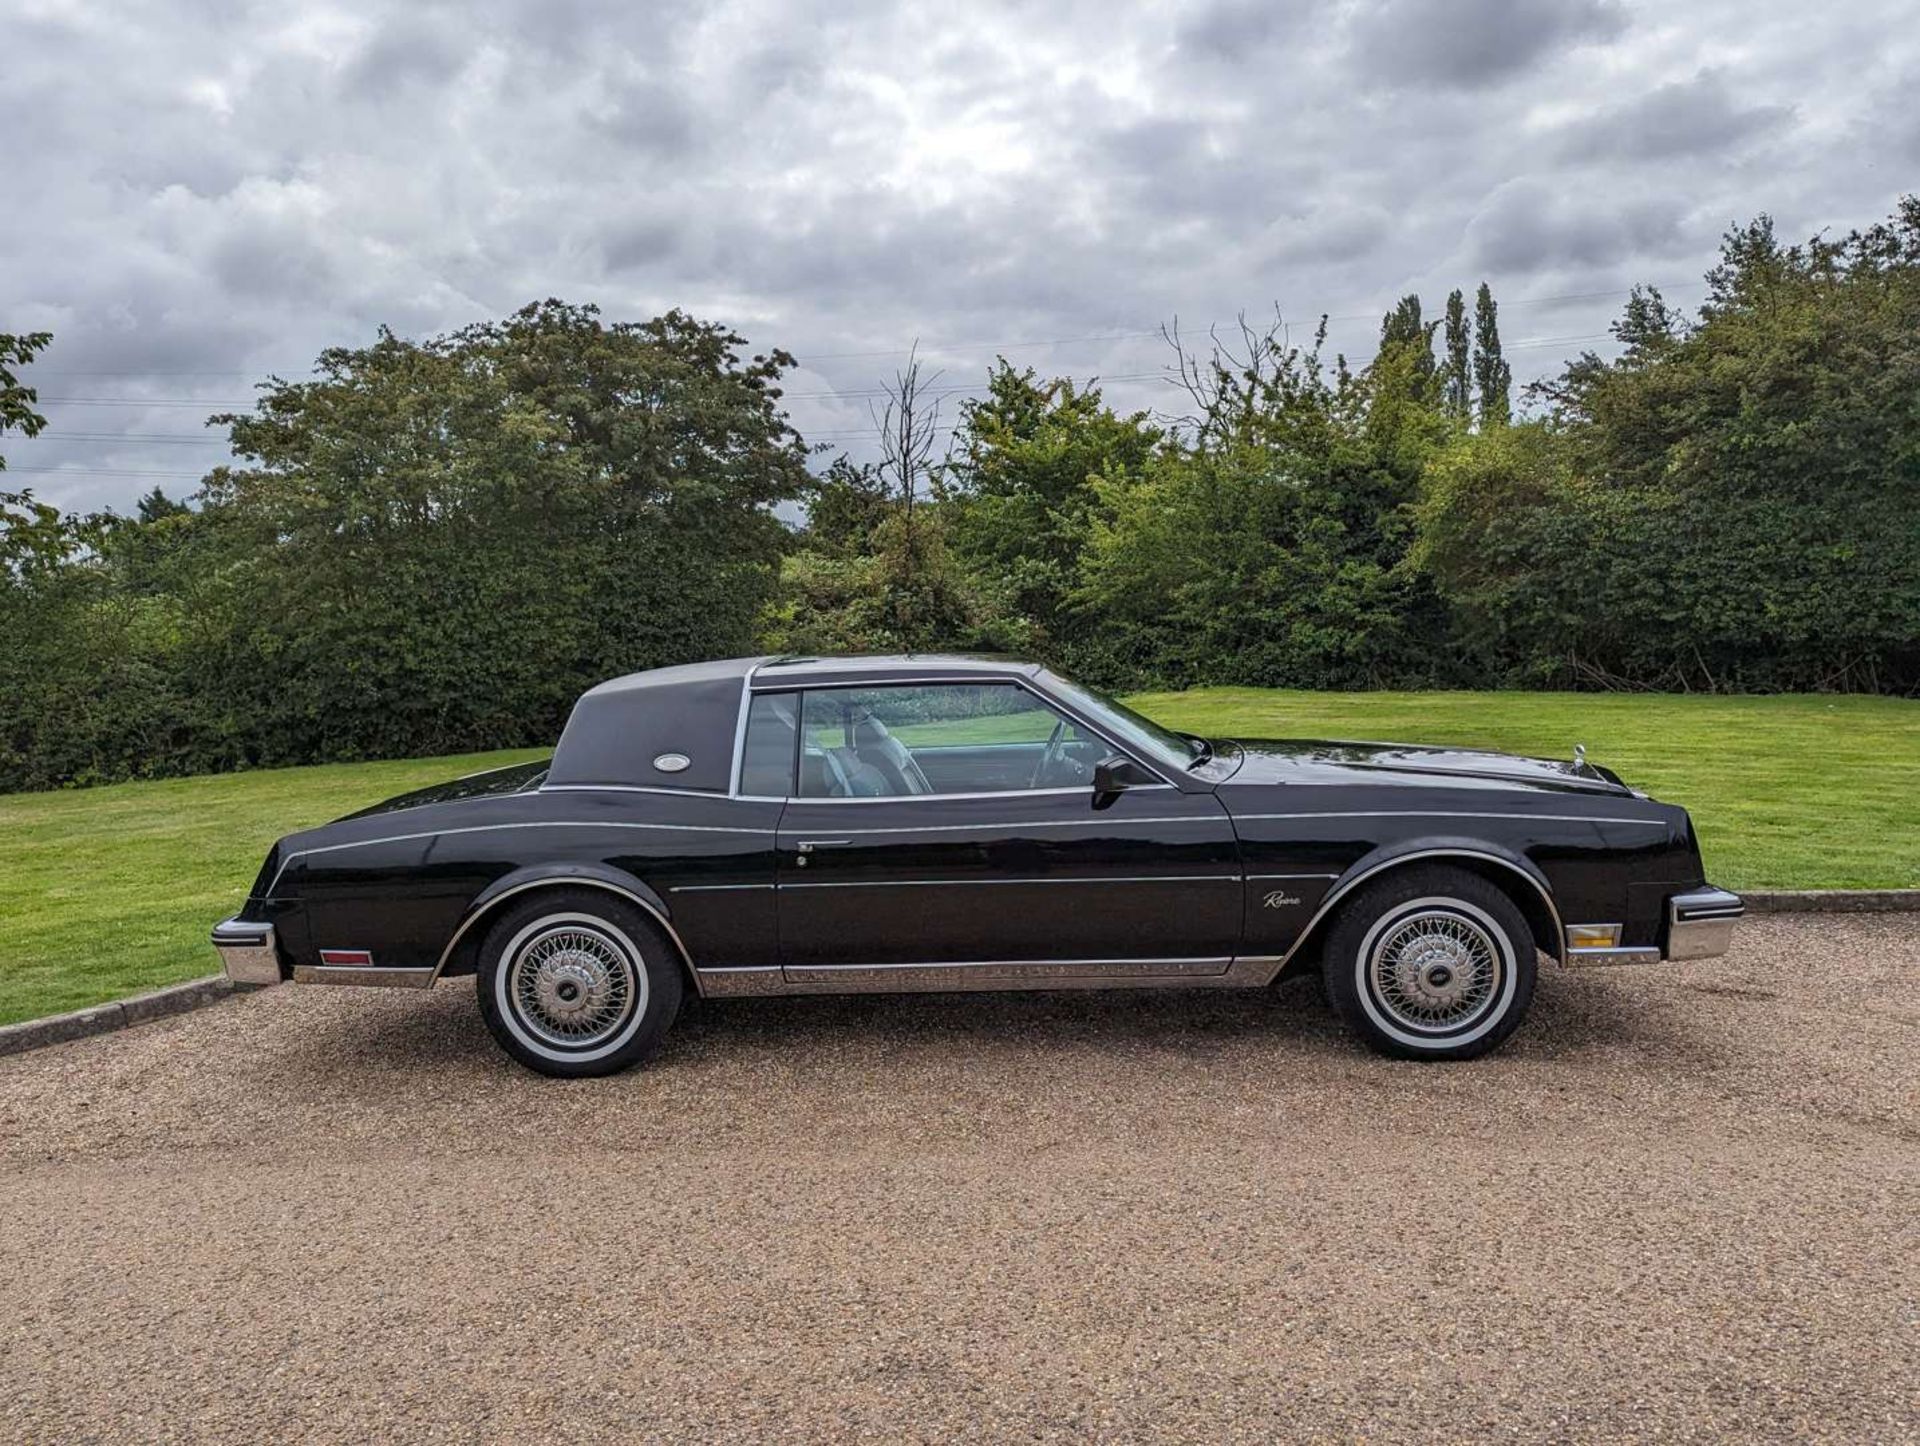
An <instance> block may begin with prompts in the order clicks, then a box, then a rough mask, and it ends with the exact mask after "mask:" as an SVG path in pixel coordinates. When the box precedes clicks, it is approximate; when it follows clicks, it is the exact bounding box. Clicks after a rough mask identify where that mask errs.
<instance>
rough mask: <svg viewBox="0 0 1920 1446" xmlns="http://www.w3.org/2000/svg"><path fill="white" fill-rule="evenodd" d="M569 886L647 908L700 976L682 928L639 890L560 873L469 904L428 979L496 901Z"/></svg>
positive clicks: (434, 980) (444, 964)
mask: <svg viewBox="0 0 1920 1446" xmlns="http://www.w3.org/2000/svg"><path fill="white" fill-rule="evenodd" d="M566 888H585V889H605V890H606V891H607V892H608V893H610V894H618V895H620V897H621V898H623V899H626V900H628V901H630V902H631V903H634V904H636V905H638V906H639V907H640V908H641V909H643V910H645V911H646V913H647V915H648V916H649V917H650V918H651V919H652V920H653V922H654V923H656V924H658V925H659V926H660V928H661V930H662V932H664V933H665V934H666V936H667V937H668V938H669V939H671V940H673V947H674V948H676V949H678V950H679V951H680V959H681V961H682V962H683V963H684V964H685V965H686V966H687V968H688V969H689V970H691V971H692V973H693V974H694V976H695V978H696V980H697V979H698V976H699V973H700V971H699V970H698V969H695V968H694V966H693V955H692V954H690V953H688V952H687V946H686V942H685V941H684V940H683V939H681V937H680V934H679V931H678V930H676V929H675V928H674V927H673V925H672V924H671V923H669V922H668V920H667V916H666V915H665V914H663V913H662V912H661V911H660V910H659V909H658V908H657V907H655V906H654V905H653V904H651V903H649V902H647V900H645V899H643V898H642V897H641V896H640V895H638V894H636V893H635V892H634V891H633V890H632V889H629V888H624V887H622V886H621V885H619V884H615V883H609V882H608V881H607V880H605V879H596V878H591V877H587V876H584V875H583V876H579V877H575V876H573V875H557V876H552V877H548V878H544V879H529V880H527V882H526V883H524V884H515V885H514V886H513V887H512V888H510V889H502V890H501V891H500V892H499V893H497V894H495V895H494V896H493V897H492V898H491V899H488V900H487V901H486V902H485V903H483V904H480V905H478V906H477V907H475V906H469V908H468V911H467V916H466V918H464V919H462V920H461V921H460V927H459V928H457V929H455V930H454V931H453V937H452V938H451V939H449V940H447V947H446V948H444V949H442V950H441V951H440V958H439V960H438V962H436V963H435V964H434V966H433V977H432V978H431V979H429V980H428V981H427V983H428V984H437V983H438V982H439V980H440V976H441V974H442V973H444V972H445V970H446V967H447V961H448V960H449V959H451V958H452V957H453V951H454V950H455V949H456V948H457V947H459V944H460V941H461V940H462V939H463V938H465V937H466V933H467V930H469V929H471V928H472V927H473V926H474V924H475V923H476V922H477V921H478V920H480V919H483V918H485V917H486V916H487V915H488V914H491V913H492V912H493V910H494V907H495V905H497V904H499V903H500V902H501V901H502V900H505V899H511V898H512V897H513V896H514V895H515V894H524V893H526V892H527V891H528V890H530V889H566Z"/></svg>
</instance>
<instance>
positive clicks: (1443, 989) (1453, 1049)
mask: <svg viewBox="0 0 1920 1446" xmlns="http://www.w3.org/2000/svg"><path fill="white" fill-rule="evenodd" d="M1535 960H1536V953H1535V946H1534V939H1533V931H1532V929H1530V928H1529V927H1528V925H1527V920H1526V916H1525V915H1524V914H1522V913H1521V912H1520V908H1519V906H1518V905H1517V904H1515V903H1514V901H1513V899H1512V898H1511V897H1510V896H1509V895H1508V894H1507V893H1506V892H1505V891H1504V890H1502V889H1501V888H1499V887H1498V886H1497V885H1495V884H1493V883H1491V882H1489V881H1488V880H1487V879H1484V878H1482V877H1480V876H1479V875H1478V874H1474V873H1471V872H1469V871H1467V870H1465V869H1457V868H1448V867H1444V866H1438V865H1413V866H1410V867H1408V868H1406V869H1404V870H1394V871H1393V872H1390V873H1388V874H1386V875H1384V876H1383V877H1382V878H1380V879H1378V880H1377V881H1375V882H1374V883H1372V884H1369V885H1367V886H1366V887H1365V888H1363V889H1361V890H1360V892H1359V893H1357V894H1355V895H1354V896H1353V898H1351V899H1349V900H1348V901H1347V902H1346V903H1345V904H1344V905H1343V906H1342V907H1341V910H1340V913H1339V916H1338V917H1337V919H1336V920H1335V922H1334V925H1333V927H1332V929H1331V930H1329V932H1328V934H1327V939H1326V947H1325V951H1324V956H1323V964H1322V967H1323V969H1324V972H1325V979H1326V986H1327V995H1328V997H1329V998H1330V999H1331V1000H1332V1001H1333V1004H1334V1007H1335V1008H1336V1009H1338V1010H1339V1011H1340V1014H1341V1015H1342V1017H1343V1018H1345V1020H1346V1021H1347V1023H1348V1025H1349V1026H1351V1027H1352V1029H1353V1031H1354V1032H1355V1033H1356V1034H1358V1035H1359V1036H1360V1038H1361V1039H1362V1040H1364V1041H1365V1042H1366V1043H1367V1044H1368V1045H1370V1046H1371V1047H1372V1048H1374V1049H1376V1050H1378V1051H1380V1052H1381V1053H1382V1054H1389V1055H1393V1056H1395V1057H1397V1058H1400V1059H1430V1060H1439V1059H1471V1058H1473V1057H1474V1056H1476V1055H1482V1054H1485V1053H1487V1052H1488V1051H1489V1050H1492V1049H1495V1048H1497V1047H1498V1046H1499V1045H1500V1044H1501V1043H1502V1042H1503V1041H1504V1040H1505V1039H1506V1038H1507V1036H1509V1035H1510V1034H1512V1033H1513V1031H1514V1030H1516V1029H1518V1028H1519V1027H1520V1023H1521V1021H1522V1020H1524V1019H1525V1018H1526V1014H1527V1009H1528V1007H1529V1006H1530V1005H1531V1004H1532V1002H1533V985H1534V976H1535V973H1536V965H1535Z"/></svg>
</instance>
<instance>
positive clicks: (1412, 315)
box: [1379, 293, 1439, 401]
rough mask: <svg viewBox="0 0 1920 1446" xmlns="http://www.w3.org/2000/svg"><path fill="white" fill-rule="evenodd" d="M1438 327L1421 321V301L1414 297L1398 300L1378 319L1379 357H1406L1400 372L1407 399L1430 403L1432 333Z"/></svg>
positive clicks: (1432, 323)
mask: <svg viewBox="0 0 1920 1446" xmlns="http://www.w3.org/2000/svg"><path fill="white" fill-rule="evenodd" d="M1438 325H1439V323H1437V322H1426V321H1422V320H1421V319H1420V298H1419V297H1418V296H1417V295H1415V294H1413V293H1409V294H1407V295H1406V296H1403V297H1401V298H1400V300H1399V301H1398V303H1396V304H1395V306H1394V308H1393V310H1392V311H1389V312H1388V313H1387V314H1386V315H1385V316H1383V317H1382V318H1381V319H1380V350H1379V355H1380V356H1381V357H1387V356H1389V355H1390V354H1392V353H1404V354H1405V357H1406V361H1405V363H1404V365H1402V366H1401V367H1400V368H1399V370H1400V371H1401V372H1402V373H1403V374H1404V376H1405V378H1406V385H1407V387H1408V395H1409V396H1412V397H1414V398H1416V399H1419V400H1422V401H1425V400H1428V399H1429V395H1430V393H1431V392H1432V389H1433V384H1434V375H1435V373H1434V364H1433V333H1434V331H1435V329H1436V328H1437V326H1438Z"/></svg>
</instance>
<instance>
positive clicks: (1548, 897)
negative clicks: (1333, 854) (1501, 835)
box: [1278, 840, 1566, 978]
mask: <svg viewBox="0 0 1920 1446" xmlns="http://www.w3.org/2000/svg"><path fill="white" fill-rule="evenodd" d="M1422 864H1445V865H1448V866H1450V867H1453V868H1459V869H1464V870H1466V871H1467V872H1469V873H1473V874H1476V875H1478V876H1479V877H1481V878H1483V879H1485V880H1486V881H1487V882H1488V883H1490V884H1492V885H1493V886H1494V887H1495V888H1497V889H1499V890H1500V891H1501V892H1502V893H1504V894H1506V895H1507V897H1508V898H1510V899H1512V900H1513V903H1514V906H1515V907H1516V908H1518V909H1519V910H1520V913H1521V916H1522V917H1523V918H1525V919H1526V921H1527V927H1528V928H1529V929H1530V930H1531V931H1532V933H1533V940H1534V946H1535V947H1536V948H1537V949H1539V950H1540V951H1541V952H1542V953H1543V954H1545V955H1546V956H1547V957H1548V958H1550V959H1553V960H1554V961H1556V962H1558V963H1565V962H1566V953H1565V941H1566V933H1565V930H1564V928H1563V926H1562V924H1561V922H1560V910H1559V906H1558V905H1557V904H1556V903H1555V902H1554V898H1553V887H1552V885H1551V884H1549V883H1548V882H1547V880H1546V878H1545V876H1544V875H1542V874H1541V873H1540V871H1539V870H1538V869H1537V868H1535V867H1534V866H1533V865H1532V864H1531V863H1529V862H1527V861H1526V860H1524V859H1522V858H1519V857H1516V856H1513V855H1510V854H1508V853H1507V852H1505V851H1504V850H1501V849H1498V848H1495V847H1492V846H1489V845H1486V844H1481V843H1477V842H1454V841H1451V840H1448V841H1440V840H1434V841H1428V842H1420V843H1412V844H1407V845H1404V846H1400V847H1395V848H1394V849H1393V850H1392V851H1391V852H1388V851H1385V850H1378V851H1376V852H1374V853H1372V854H1369V855H1368V856H1367V857H1366V858H1363V859H1361V860H1360V861H1359V862H1358V863H1356V864H1355V865H1353V867H1352V868H1350V869H1348V870H1347V872H1346V873H1345V874H1343V875H1341V877H1340V878H1339V879H1338V880H1336V881H1335V883H1334V885H1333V887H1332V888H1330V889H1328V890H1327V892H1326V894H1325V895H1324V896H1322V898H1321V900H1320V903H1319V905H1318V906H1317V907H1316V908H1315V910H1314V914H1313V917H1312V918H1311V919H1310V920H1309V921H1308V922H1307V927H1306V928H1305V929H1304V930H1302V931H1301V934H1300V937H1299V938H1298V939H1297V940H1295V941H1294V944H1293V947H1292V948H1291V949H1289V950H1288V952H1287V956H1286V958H1285V960H1284V961H1283V962H1282V964H1281V967H1280V970H1279V971H1278V972H1279V976H1280V977H1283V978H1291V977H1293V976H1294V975H1297V974H1301V973H1306V972H1309V971H1311V970H1314V969H1317V968H1318V967H1319V952H1320V948H1321V946H1322V945H1323V944H1324V943H1325V942H1326V936H1327V932H1328V930H1329V929H1331V928H1332V926H1333V920H1334V919H1335V918H1336V917H1337V916H1338V915H1339V913H1340V906H1341V904H1342V903H1344V902H1345V901H1346V900H1347V899H1348V898H1349V897H1351V896H1352V895H1353V894H1355V893H1357V892H1358V891H1359V890H1360V889H1362V888H1364V887H1365V886H1366V885H1368V884H1370V883H1373V882H1374V881H1375V880H1377V879H1381V878H1385V877H1388V876H1389V875H1390V874H1392V873H1394V872H1395V871H1397V870H1404V869H1409V868H1417V867H1419V866H1420V865H1422Z"/></svg>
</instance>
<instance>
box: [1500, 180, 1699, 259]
mask: <svg viewBox="0 0 1920 1446" xmlns="http://www.w3.org/2000/svg"><path fill="white" fill-rule="evenodd" d="M1684 213H1685V207H1684V204H1683V202H1682V201H1681V200H1680V199H1679V198H1678V197H1672V196H1642V197H1621V196H1618V195H1596V194H1594V193H1592V192H1590V191H1589V190H1587V189H1586V188H1584V187H1570V188H1568V189H1566V190H1557V189H1555V188H1553V187H1551V186H1549V185H1547V184H1546V183H1544V182H1542V181H1538V180H1533V179H1527V180H1520V181H1514V182H1512V183H1510V184H1508V185H1505V186H1502V187H1501V188H1500V189H1499V190H1497V191H1495V192H1494V193H1493V194H1492V195H1491V196H1489V197H1488V198H1487V202H1486V204H1485V205H1484V206H1482V207H1481V209H1480V212H1479V214H1478V215H1476V216H1475V217H1474V218H1473V220H1472V221H1471V222H1469V223H1468V226H1467V242H1468V251H1469V256H1470V259H1471V262H1472V264H1473V266H1474V267H1475V268H1476V269H1477V270H1479V271H1482V272H1490V273H1493V274H1495V275H1506V276H1525V275H1528V274H1530V273H1533V272H1540V271H1556V270H1569V269H1582V268H1584V269H1590V270H1591V269H1602V268H1607V267H1611V266H1613V265H1615V264H1616V263H1618V262H1621V261H1624V260H1626V259H1628V258H1630V257H1645V258H1648V259H1653V258H1666V257H1668V256H1671V255H1673V254H1674V253H1675V251H1676V250H1679V249H1681V248H1682V246H1683V243H1684V242H1685V241H1686V240H1687V239H1688V238H1687V236H1686V233H1685V229H1684V225H1683V222H1684Z"/></svg>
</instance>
